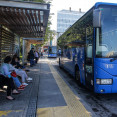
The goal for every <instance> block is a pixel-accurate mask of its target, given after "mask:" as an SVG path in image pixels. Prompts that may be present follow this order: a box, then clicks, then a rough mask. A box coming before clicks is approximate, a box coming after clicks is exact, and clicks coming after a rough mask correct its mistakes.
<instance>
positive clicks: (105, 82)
mask: <svg viewBox="0 0 117 117" xmlns="http://www.w3.org/2000/svg"><path fill="white" fill-rule="evenodd" d="M96 83H97V84H101V85H111V84H112V83H113V80H112V79H96Z"/></svg>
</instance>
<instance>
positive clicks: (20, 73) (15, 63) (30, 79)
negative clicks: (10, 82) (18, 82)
mask: <svg viewBox="0 0 117 117" xmlns="http://www.w3.org/2000/svg"><path fill="white" fill-rule="evenodd" d="M17 61H18V59H17V57H15V58H14V61H13V60H12V63H11V64H12V65H11V64H10V70H14V71H15V72H16V74H17V75H19V76H20V77H21V78H22V85H25V86H27V85H28V84H27V83H26V82H25V81H26V80H27V81H28V82H30V81H32V78H30V77H28V75H27V74H26V72H25V71H24V70H22V69H17V68H15V67H16V66H17Z"/></svg>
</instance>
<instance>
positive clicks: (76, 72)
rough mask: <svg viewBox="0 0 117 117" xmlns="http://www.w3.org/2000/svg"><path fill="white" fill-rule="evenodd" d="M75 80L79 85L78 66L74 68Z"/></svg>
mask: <svg viewBox="0 0 117 117" xmlns="http://www.w3.org/2000/svg"><path fill="white" fill-rule="evenodd" d="M75 80H76V82H77V84H78V85H81V82H80V71H79V69H78V68H76V70H75Z"/></svg>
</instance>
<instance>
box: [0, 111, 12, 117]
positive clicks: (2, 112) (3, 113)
mask: <svg viewBox="0 0 117 117" xmlns="http://www.w3.org/2000/svg"><path fill="white" fill-rule="evenodd" d="M10 112H12V111H11V110H9V111H0V117H1V116H3V115H4V116H7V114H8V113H10Z"/></svg>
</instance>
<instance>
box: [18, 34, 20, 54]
mask: <svg viewBox="0 0 117 117" xmlns="http://www.w3.org/2000/svg"><path fill="white" fill-rule="evenodd" d="M18 43H19V51H18V56H20V37H19V36H18Z"/></svg>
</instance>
